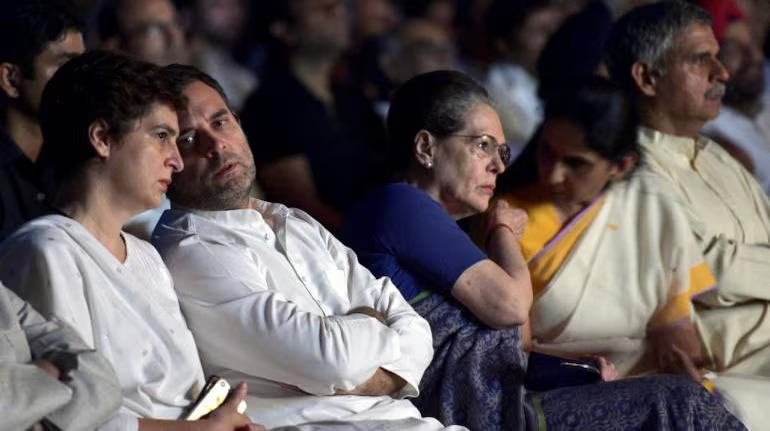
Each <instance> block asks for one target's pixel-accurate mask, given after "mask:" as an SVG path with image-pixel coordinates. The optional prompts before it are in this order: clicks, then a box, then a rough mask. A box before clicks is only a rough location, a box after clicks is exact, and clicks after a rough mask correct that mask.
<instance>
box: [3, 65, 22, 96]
mask: <svg viewBox="0 0 770 431" xmlns="http://www.w3.org/2000/svg"><path fill="white" fill-rule="evenodd" d="M19 85H21V70H20V69H19V66H17V65H15V64H13V63H8V62H4V63H0V89H1V90H3V92H4V93H5V95H6V96H8V97H9V98H11V99H18V98H19Z"/></svg>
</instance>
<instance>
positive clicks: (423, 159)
mask: <svg viewBox="0 0 770 431" xmlns="http://www.w3.org/2000/svg"><path fill="white" fill-rule="evenodd" d="M435 148H436V143H435V139H434V138H433V135H431V134H430V132H428V131H427V130H425V129H423V130H420V131H419V132H417V134H416V135H414V154H415V156H416V157H417V161H418V162H419V163H420V164H421V165H423V166H425V167H426V168H428V169H430V168H432V167H433V157H434V155H435Z"/></svg>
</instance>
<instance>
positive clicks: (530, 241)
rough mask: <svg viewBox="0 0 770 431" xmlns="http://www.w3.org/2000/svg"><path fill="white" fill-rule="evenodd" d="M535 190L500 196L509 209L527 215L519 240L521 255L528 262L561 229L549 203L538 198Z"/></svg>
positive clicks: (532, 188) (559, 222)
mask: <svg viewBox="0 0 770 431" xmlns="http://www.w3.org/2000/svg"><path fill="white" fill-rule="evenodd" d="M537 194H538V192H537V189H535V188H534V187H527V188H525V189H523V190H521V191H520V192H517V193H516V194H509V195H506V196H502V199H503V200H505V201H506V202H508V205H510V206H511V208H520V209H522V210H524V211H525V212H526V213H527V216H528V217H529V220H528V221H527V229H526V230H525V231H524V234H522V235H521V237H520V238H519V245H520V246H521V254H522V255H523V256H524V260H526V261H529V260H530V259H532V258H533V257H535V255H536V254H537V253H538V252H540V250H542V249H543V247H545V245H546V244H548V241H550V240H551V238H553V237H554V236H556V234H557V233H559V230H560V229H561V218H560V217H559V214H558V213H557V212H556V209H555V208H554V207H553V205H551V204H550V203H549V202H547V201H545V200H543V199H542V198H539V197H538V195H537Z"/></svg>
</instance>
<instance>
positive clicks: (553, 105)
mask: <svg viewBox="0 0 770 431" xmlns="http://www.w3.org/2000/svg"><path fill="white" fill-rule="evenodd" d="M556 118H560V119H566V120H569V121H572V122H574V123H575V124H577V125H578V126H580V128H581V129H582V130H583V133H584V136H585V145H586V147H588V148H589V149H591V150H592V151H595V152H596V153H597V154H599V156H601V157H602V158H604V159H605V160H607V161H609V162H611V163H615V162H618V161H620V160H621V159H623V158H624V157H626V156H628V155H631V154H634V155H636V156H637V158H638V159H639V162H637V165H636V166H639V163H641V156H642V154H641V151H640V149H639V144H638V143H637V136H636V130H637V127H638V125H639V120H638V118H637V114H636V111H635V109H634V108H633V106H632V104H631V103H630V101H629V99H628V97H627V96H626V95H625V93H624V92H623V90H622V89H621V88H620V87H619V86H618V85H617V84H614V83H613V82H611V81H608V80H606V79H604V78H600V77H597V76H590V77H585V78H583V79H581V80H579V81H577V82H576V83H575V84H574V85H573V86H571V87H565V88H564V89H563V91H562V92H560V93H558V94H555V95H554V97H552V98H551V99H549V100H547V101H546V103H545V119H544V120H543V124H545V123H546V122H548V121H549V120H551V119H556ZM542 127H543V125H542V124H541V125H540V127H539V128H538V130H537V131H536V132H535V134H534V136H533V137H532V139H531V140H530V141H529V143H528V144H527V146H526V148H524V151H522V153H521V154H520V155H519V157H517V158H516V160H515V161H514V162H513V164H512V165H511V166H510V167H509V168H508V169H507V170H506V171H505V173H504V174H503V175H502V176H501V177H500V178H499V179H498V187H499V188H500V190H501V191H503V192H505V191H509V190H511V189H513V188H517V187H519V186H522V185H527V184H532V183H534V182H535V181H537V159H536V157H537V143H538V141H539V139H540V134H541V131H542Z"/></svg>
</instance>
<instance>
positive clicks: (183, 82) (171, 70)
mask: <svg viewBox="0 0 770 431" xmlns="http://www.w3.org/2000/svg"><path fill="white" fill-rule="evenodd" d="M161 72H162V73H163V75H164V77H165V79H166V81H167V82H168V83H169V89H170V90H171V91H173V92H174V93H175V94H176V95H177V97H179V98H181V99H182V100H183V101H184V102H185V105H186V104H187V98H186V97H185V96H184V89H185V88H187V86H188V85H190V84H192V83H193V82H197V81H200V82H202V83H203V84H206V85H208V86H209V87H211V88H213V89H214V91H216V92H217V93H219V95H220V96H222V100H224V101H225V106H227V109H229V110H230V113H231V114H233V115H234V116H235V117H236V118H237V117H238V114H237V113H236V111H235V109H233V106H232V105H231V104H230V100H229V99H228V98H227V94H225V89H224V88H222V85H221V84H220V83H219V81H217V80H216V79H214V78H213V77H212V76H211V75H209V74H208V73H206V72H204V71H202V70H200V69H198V68H196V67H194V66H189V65H186V64H170V65H168V66H165V67H163V68H162V69H161Z"/></svg>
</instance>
